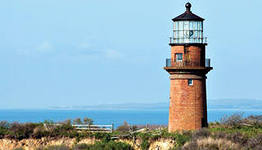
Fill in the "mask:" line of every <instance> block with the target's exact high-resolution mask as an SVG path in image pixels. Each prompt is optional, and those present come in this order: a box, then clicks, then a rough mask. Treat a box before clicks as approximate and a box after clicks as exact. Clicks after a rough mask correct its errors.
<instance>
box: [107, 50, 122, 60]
mask: <svg viewBox="0 0 262 150" xmlns="http://www.w3.org/2000/svg"><path fill="white" fill-rule="evenodd" d="M104 54H105V57H106V58H108V59H123V58H124V55H123V54H122V53H120V52H119V51H116V50H112V49H109V50H106V51H105V53H104Z"/></svg>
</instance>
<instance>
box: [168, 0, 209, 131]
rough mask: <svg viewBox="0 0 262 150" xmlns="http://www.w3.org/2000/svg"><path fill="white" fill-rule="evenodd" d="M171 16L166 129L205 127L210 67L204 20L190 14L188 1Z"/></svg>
mask: <svg viewBox="0 0 262 150" xmlns="http://www.w3.org/2000/svg"><path fill="white" fill-rule="evenodd" d="M185 6H186V11H185V12H184V13H183V14H181V15H180V16H178V17H176V18H174V19H173V22H174V29H173V37H172V38H170V46H171V59H167V60H166V67H164V69H165V70H166V71H167V72H168V73H169V74H170V105H169V123H168V130H169V132H174V131H178V130H197V129H200V128H202V127H207V126H208V124H207V102H206V74H207V73H208V72H209V71H210V70H212V69H213V68H212V67H210V59H206V58H205V55H206V52H205V51H206V45H207V42H206V40H207V39H206V38H204V36H203V21H204V19H203V18H201V17H199V16H197V15H195V14H193V13H192V11H191V4H190V3H187V4H186V5H185Z"/></svg>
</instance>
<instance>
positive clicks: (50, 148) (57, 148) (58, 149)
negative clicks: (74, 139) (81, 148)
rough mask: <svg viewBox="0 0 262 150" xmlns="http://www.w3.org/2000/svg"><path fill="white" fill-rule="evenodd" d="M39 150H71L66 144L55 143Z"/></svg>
mask: <svg viewBox="0 0 262 150" xmlns="http://www.w3.org/2000/svg"><path fill="white" fill-rule="evenodd" d="M38 150H70V148H69V147H67V146H64V145H59V146H58V145H55V146H48V147H46V148H38Z"/></svg>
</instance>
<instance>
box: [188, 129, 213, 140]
mask: <svg viewBox="0 0 262 150" xmlns="http://www.w3.org/2000/svg"><path fill="white" fill-rule="evenodd" d="M210 134H211V133H210V131H209V130H208V129H207V128H203V129H200V130H198V131H195V132H194V133H193V135H192V138H193V139H200V138H207V137H209V136H210Z"/></svg>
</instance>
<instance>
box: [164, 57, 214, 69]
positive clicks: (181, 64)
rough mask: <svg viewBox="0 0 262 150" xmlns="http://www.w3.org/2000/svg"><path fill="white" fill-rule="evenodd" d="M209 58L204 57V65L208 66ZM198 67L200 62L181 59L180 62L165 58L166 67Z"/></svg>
mask: <svg viewBox="0 0 262 150" xmlns="http://www.w3.org/2000/svg"><path fill="white" fill-rule="evenodd" d="M210 64H211V60H210V59H209V58H208V59H205V67H210ZM192 66H195V67H200V66H201V65H200V63H197V62H190V61H181V62H172V61H171V59H170V58H167V59H166V67H192Z"/></svg>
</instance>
